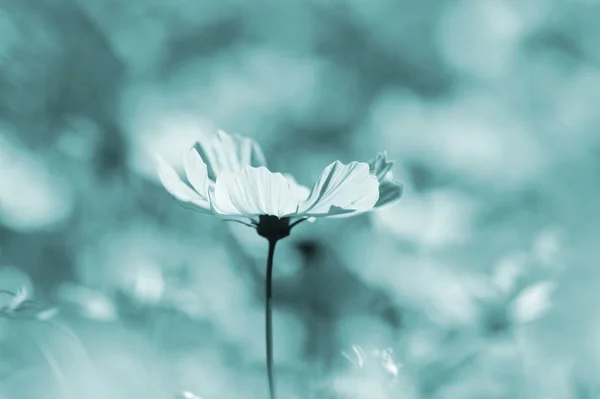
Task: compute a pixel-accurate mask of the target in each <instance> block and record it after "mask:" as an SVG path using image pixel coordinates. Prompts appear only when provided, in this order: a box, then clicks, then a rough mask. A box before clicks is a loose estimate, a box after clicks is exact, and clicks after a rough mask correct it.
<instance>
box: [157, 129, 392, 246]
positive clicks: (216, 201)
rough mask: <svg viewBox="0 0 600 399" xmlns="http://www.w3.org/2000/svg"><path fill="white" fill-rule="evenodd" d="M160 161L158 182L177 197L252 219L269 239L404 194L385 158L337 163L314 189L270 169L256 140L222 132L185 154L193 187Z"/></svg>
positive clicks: (204, 208) (210, 210)
mask: <svg viewBox="0 0 600 399" xmlns="http://www.w3.org/2000/svg"><path fill="white" fill-rule="evenodd" d="M157 160H158V175H159V178H160V180H161V182H162V184H163V186H164V187H165V188H166V190H167V191H168V192H169V193H170V194H171V195H173V197H175V198H176V199H178V200H179V201H181V202H183V203H186V204H191V205H192V206H194V208H196V209H197V210H199V211H200V212H203V213H208V214H215V215H220V216H227V217H233V218H249V219H250V221H251V225H252V226H253V227H256V228H257V230H258V232H259V234H261V235H263V236H265V237H267V236H269V237H267V238H276V239H278V238H282V237H285V236H286V235H288V234H289V229H290V228H291V227H292V226H293V225H294V223H292V220H293V219H297V220H296V222H298V221H302V220H306V219H309V218H326V217H346V216H353V215H356V214H359V213H363V212H367V211H370V210H371V209H373V208H377V207H381V206H383V205H386V204H390V203H392V202H393V201H395V200H397V199H399V198H400V197H401V195H402V185H401V184H400V183H398V182H396V181H395V180H394V179H393V177H392V175H391V171H390V170H391V168H392V166H393V162H389V161H387V157H386V154H385V153H382V154H379V155H378V156H377V157H376V158H375V159H374V160H373V161H371V162H370V163H364V162H350V163H349V164H343V163H341V162H340V161H336V162H334V163H332V164H330V165H329V166H327V167H326V168H325V170H324V171H323V173H322V174H321V176H320V177H319V178H318V179H317V181H316V182H315V183H314V185H313V186H312V188H311V189H309V188H307V187H305V186H302V185H300V184H298V183H297V182H296V181H295V180H294V178H293V177H292V176H290V175H284V174H281V173H274V172H271V171H270V170H269V169H267V162H266V160H265V156H264V155H263V152H262V150H261V148H260V147H259V145H258V144H257V143H256V142H254V141H253V140H251V139H249V138H245V137H241V136H238V135H229V134H227V133H225V132H223V131H218V133H217V134H216V135H215V136H214V137H212V138H211V139H207V140H202V141H199V142H197V143H196V144H195V145H194V146H193V147H192V148H191V149H190V150H189V151H188V152H187V153H185V154H184V167H185V174H186V177H187V181H188V183H189V184H188V183H186V182H184V181H183V180H182V179H181V178H180V176H179V175H178V174H177V172H176V171H175V169H174V168H173V167H172V166H171V165H169V164H168V163H167V162H166V161H165V160H164V159H163V158H162V157H160V156H158V157H157ZM256 218H258V221H257V220H256Z"/></svg>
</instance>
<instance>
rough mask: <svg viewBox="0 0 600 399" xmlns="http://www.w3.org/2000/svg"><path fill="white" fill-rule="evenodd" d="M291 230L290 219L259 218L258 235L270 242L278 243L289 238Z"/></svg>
mask: <svg viewBox="0 0 600 399" xmlns="http://www.w3.org/2000/svg"><path fill="white" fill-rule="evenodd" d="M291 229H292V226H291V225H290V218H286V217H283V218H279V217H277V216H271V215H261V216H259V217H258V226H256V231H257V232H258V234H259V235H260V236H262V237H264V238H266V239H267V240H269V241H271V240H273V241H278V240H281V239H282V238H285V237H287V236H289V235H290V231H291Z"/></svg>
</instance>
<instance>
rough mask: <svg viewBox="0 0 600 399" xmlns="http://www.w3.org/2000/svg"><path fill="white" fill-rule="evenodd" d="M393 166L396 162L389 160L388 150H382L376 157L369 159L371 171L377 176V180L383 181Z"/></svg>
mask: <svg viewBox="0 0 600 399" xmlns="http://www.w3.org/2000/svg"><path fill="white" fill-rule="evenodd" d="M392 166H394V162H393V161H388V160H387V152H385V151H384V152H380V153H379V154H377V157H376V158H375V159H372V160H371V161H369V172H370V173H371V174H372V175H375V176H377V180H379V181H382V180H383V179H384V178H385V175H386V174H387V173H388V172H389V171H390V170H391V169H392Z"/></svg>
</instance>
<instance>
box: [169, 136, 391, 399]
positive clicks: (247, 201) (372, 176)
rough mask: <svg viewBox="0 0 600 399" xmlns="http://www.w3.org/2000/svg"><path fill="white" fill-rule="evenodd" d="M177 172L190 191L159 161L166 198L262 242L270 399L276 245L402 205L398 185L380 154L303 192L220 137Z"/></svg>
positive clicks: (245, 145) (330, 171) (241, 142)
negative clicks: (333, 221)
mask: <svg viewBox="0 0 600 399" xmlns="http://www.w3.org/2000/svg"><path fill="white" fill-rule="evenodd" d="M184 165H185V172H186V176H187V180H188V183H189V185H188V184H186V183H184V182H183V181H182V180H181V178H180V177H179V176H178V174H177V172H176V171H175V169H173V168H172V167H171V166H170V165H169V164H167V163H166V162H165V161H164V160H163V159H162V158H161V157H158V173H159V177H160V179H161V181H162V183H163V185H164V186H165V188H166V189H167V191H168V192H169V193H171V195H173V196H174V197H175V198H177V199H178V200H179V201H182V202H183V203H186V204H190V205H192V206H194V207H195V209H197V210H199V211H200V212H203V213H208V214H216V215H219V216H226V217H231V218H233V219H230V221H235V222H238V223H242V224H245V225H248V226H250V227H253V228H256V231H257V233H258V234H259V235H260V236H261V237H264V238H266V239H267V240H268V242H269V250H268V256H267V276H266V285H265V298H266V308H265V319H266V352H267V353H266V357H267V376H268V381H269V392H270V396H271V398H272V399H274V398H275V397H276V391H275V380H274V375H273V337H272V303H271V301H272V274H273V257H274V254H275V246H276V244H277V242H278V241H279V240H281V239H283V238H285V237H287V236H289V235H290V232H291V230H292V228H294V227H295V226H296V225H298V224H299V223H301V222H303V221H306V220H309V219H316V218H327V217H347V216H353V215H357V214H360V213H364V212H368V211H370V210H372V209H374V208H378V207H381V206H384V205H388V204H391V203H392V202H394V201H396V200H398V199H399V198H400V197H401V195H402V184H400V183H399V182H397V181H395V180H394V179H393V177H392V173H391V168H392V166H393V162H389V161H387V159H386V155H385V154H379V155H378V156H377V158H375V159H374V160H372V161H371V162H369V163H364V162H356V161H354V162H351V163H350V164H347V165H345V164H343V163H341V162H339V161H336V162H334V163H332V164H331V165H329V166H328V167H327V168H325V170H324V171H323V173H322V175H321V177H320V178H319V179H318V180H317V181H316V182H315V184H314V185H313V187H312V189H309V188H307V187H305V186H302V185H300V184H298V183H297V182H296V180H295V179H294V178H293V177H291V176H289V175H283V174H281V173H273V172H271V171H269V170H268V169H267V163H266V160H265V157H264V155H263V152H262V150H261V148H260V147H259V145H258V144H257V143H255V142H254V141H252V140H251V139H249V138H243V137H240V136H237V135H233V136H230V135H228V134H226V133H225V132H223V131H219V132H218V133H217V135H216V136H213V137H212V138H209V139H206V140H201V141H199V142H197V143H196V144H195V146H194V147H192V148H191V149H190V150H189V152H188V153H187V154H186V155H185V156H184ZM190 186H191V187H190ZM245 220H249V221H248V222H247V221H245Z"/></svg>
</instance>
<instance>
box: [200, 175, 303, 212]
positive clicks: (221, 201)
mask: <svg viewBox="0 0 600 399" xmlns="http://www.w3.org/2000/svg"><path fill="white" fill-rule="evenodd" d="M209 193H210V197H211V204H212V206H213V209H214V211H215V212H216V213H219V214H221V215H231V216H235V215H240V216H258V215H273V216H278V217H283V216H287V215H293V214H295V213H296V211H297V209H298V204H299V200H298V198H297V191H296V190H295V189H294V188H293V187H292V185H291V184H290V182H289V181H288V179H286V178H285V176H283V175H282V174H281V173H272V172H271V171H269V170H268V169H267V168H265V167H262V166H261V167H258V168H254V167H252V166H244V167H243V168H242V169H241V170H240V171H239V172H238V173H233V172H231V171H229V170H224V171H222V172H221V174H220V175H219V178H218V179H217V182H216V184H215V186H214V190H211V191H210V192H209Z"/></svg>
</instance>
